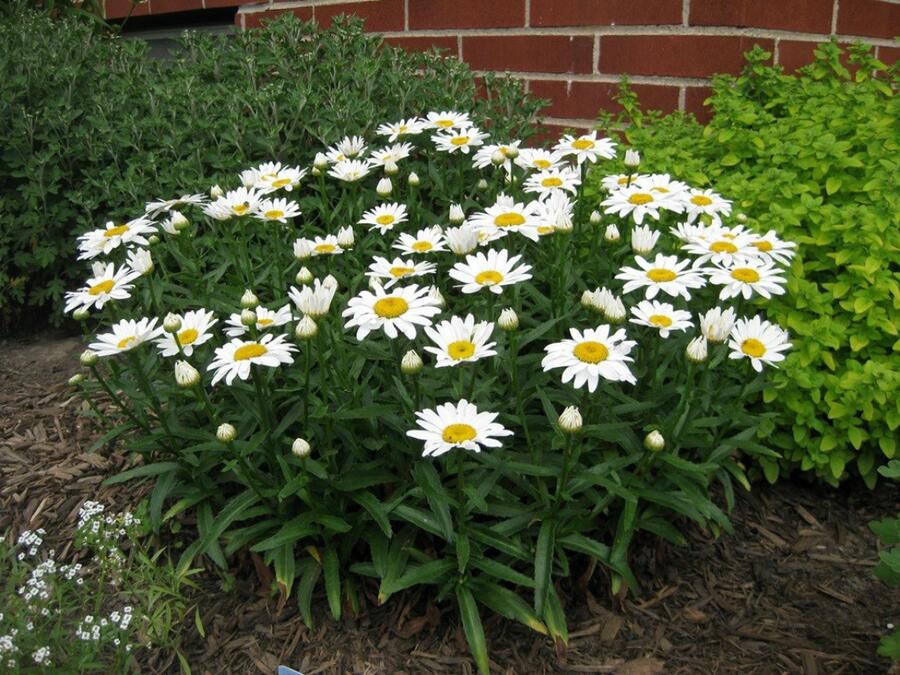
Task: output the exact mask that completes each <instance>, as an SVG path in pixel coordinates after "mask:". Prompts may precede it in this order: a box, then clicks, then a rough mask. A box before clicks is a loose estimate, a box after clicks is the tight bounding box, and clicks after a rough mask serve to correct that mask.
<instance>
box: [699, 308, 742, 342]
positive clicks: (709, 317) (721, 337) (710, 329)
mask: <svg viewBox="0 0 900 675" xmlns="http://www.w3.org/2000/svg"><path fill="white" fill-rule="evenodd" d="M736 316H737V315H736V314H735V312H734V309H733V308H731V307H728V308H727V309H724V310H723V309H721V308H720V307H713V308H712V309H710V310H708V311H707V312H706V313H705V314H701V315H700V332H701V333H703V337H705V338H706V339H707V340H709V341H710V342H724V341H725V338H727V337H728V334H729V333H731V329H732V327H733V326H734V320H735V318H736Z"/></svg>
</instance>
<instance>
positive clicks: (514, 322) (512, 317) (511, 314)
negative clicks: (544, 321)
mask: <svg viewBox="0 0 900 675" xmlns="http://www.w3.org/2000/svg"><path fill="white" fill-rule="evenodd" d="M497 326H498V327H499V328H500V330H506V331H513V330H516V329H517V328H518V327H519V315H518V314H516V310H514V309H513V308H512V307H507V308H506V309H504V310H503V311H502V312H500V318H499V319H498V320H497Z"/></svg>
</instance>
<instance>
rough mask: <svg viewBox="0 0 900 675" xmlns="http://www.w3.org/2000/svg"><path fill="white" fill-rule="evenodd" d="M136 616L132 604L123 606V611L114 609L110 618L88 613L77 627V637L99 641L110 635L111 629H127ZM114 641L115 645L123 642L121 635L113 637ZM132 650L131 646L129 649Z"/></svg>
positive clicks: (89, 640)
mask: <svg viewBox="0 0 900 675" xmlns="http://www.w3.org/2000/svg"><path fill="white" fill-rule="evenodd" d="M133 618H134V609H133V608H132V607H131V606H130V605H126V606H125V607H123V608H122V611H121V612H120V611H118V610H113V611H112V612H110V614H109V618H106V617H100V618H99V619H96V618H95V617H94V616H93V615H92V614H88V615H86V616H85V617H84V618H83V619H82V620H81V621H80V622H79V623H78V628H76V629H75V637H77V638H78V639H79V640H83V641H85V642H98V641H100V640H101V639H102V638H105V637H108V636H109V635H110V632H111V631H126V630H128V627H129V626H130V625H131V621H132V619H133ZM112 643H113V644H114V645H115V646H117V647H118V646H120V645H121V644H122V639H121V637H120V636H119V635H118V634H116V635H114V636H113V637H112ZM127 650H128V651H130V647H128V649H127Z"/></svg>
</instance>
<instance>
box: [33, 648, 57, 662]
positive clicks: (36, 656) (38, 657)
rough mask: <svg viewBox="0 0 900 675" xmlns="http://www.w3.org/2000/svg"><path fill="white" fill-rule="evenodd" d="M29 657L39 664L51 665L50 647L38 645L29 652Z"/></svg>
mask: <svg viewBox="0 0 900 675" xmlns="http://www.w3.org/2000/svg"><path fill="white" fill-rule="evenodd" d="M31 659H32V660H33V661H34V662H35V663H36V664H37V665H39V666H52V665H53V662H52V661H51V660H50V647H46V646H45V647H40V648H39V649H36V650H35V651H34V652H33V653H32V654H31Z"/></svg>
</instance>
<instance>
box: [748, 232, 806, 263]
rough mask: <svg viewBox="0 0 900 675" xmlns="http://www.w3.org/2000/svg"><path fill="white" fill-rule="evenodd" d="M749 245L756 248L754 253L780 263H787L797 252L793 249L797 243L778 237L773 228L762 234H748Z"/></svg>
mask: <svg viewBox="0 0 900 675" xmlns="http://www.w3.org/2000/svg"><path fill="white" fill-rule="evenodd" d="M748 236H749V237H750V246H752V247H753V248H755V249H756V254H757V255H758V256H759V257H761V258H763V259H768V260H771V261H773V262H777V263H780V264H782V265H789V264H790V262H791V259H792V258H793V257H794V256H795V255H796V254H797V252H796V251H795V250H794V249H795V248H797V244H795V243H794V242H792V241H784V240H782V239H779V238H778V235H777V234H775V230H769V231H768V232H766V233H765V234H764V235H762V236H759V235H748Z"/></svg>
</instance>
